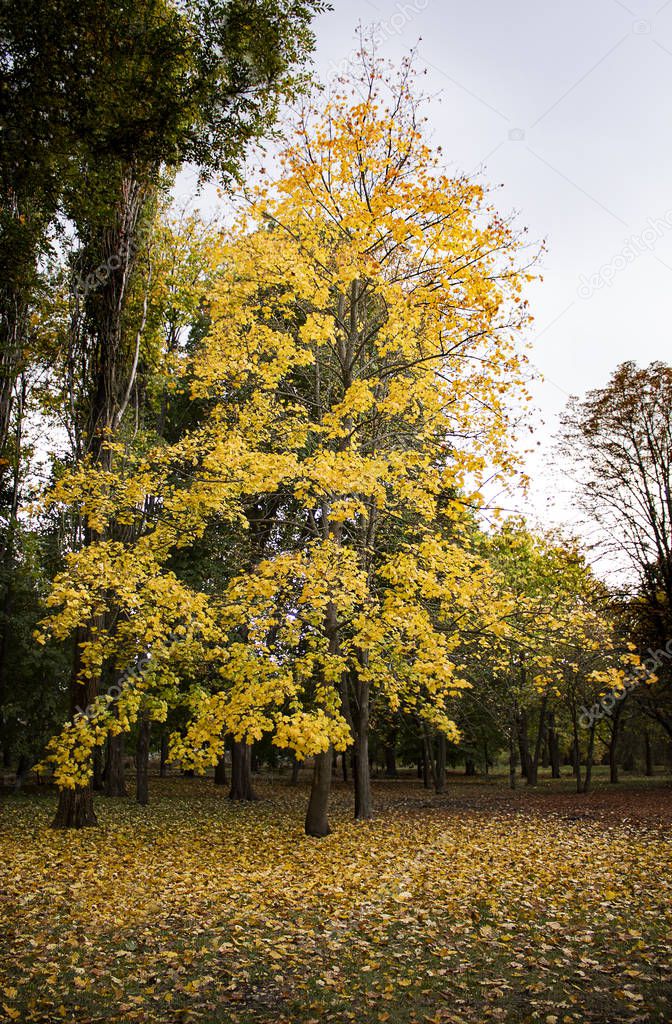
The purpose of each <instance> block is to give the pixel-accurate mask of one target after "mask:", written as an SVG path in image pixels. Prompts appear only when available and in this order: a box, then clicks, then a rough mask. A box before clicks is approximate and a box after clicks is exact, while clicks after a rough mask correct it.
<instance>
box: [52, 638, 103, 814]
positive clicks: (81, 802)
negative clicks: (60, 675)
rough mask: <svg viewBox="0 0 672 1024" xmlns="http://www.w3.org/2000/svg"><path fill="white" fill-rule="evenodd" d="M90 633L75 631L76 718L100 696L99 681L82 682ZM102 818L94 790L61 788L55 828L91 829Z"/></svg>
mask: <svg viewBox="0 0 672 1024" xmlns="http://www.w3.org/2000/svg"><path fill="white" fill-rule="evenodd" d="M85 636H86V633H85V631H84V630H82V629H77V630H76V631H75V646H74V654H73V659H72V676H71V680H70V714H71V716H74V715H75V713H76V712H77V709H78V708H81V709H82V710H85V709H86V708H87V707H88V706H89V704H91V702H92V701H93V700H95V698H96V696H97V695H98V681H97V679H87V680H85V681H84V682H82V680H81V677H80V670H81V667H82V665H81V647H80V644H81V643H82V642H83V641H84V639H85ZM97 824H98V819H97V817H96V812H95V811H94V809H93V787H92V786H91V785H90V784H89V785H86V786H76V787H75V789H59V791H58V806H57V808H56V814H55V816H54V820H53V821H52V823H51V827H52V828H88V827H89V826H93V825H97Z"/></svg>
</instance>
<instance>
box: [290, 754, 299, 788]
mask: <svg viewBox="0 0 672 1024" xmlns="http://www.w3.org/2000/svg"><path fill="white" fill-rule="evenodd" d="M300 768H301V762H300V761H299V759H298V757H297V756H296V754H293V755H292V774H291V776H290V779H289V784H290V786H296V785H298V782H299V770H300Z"/></svg>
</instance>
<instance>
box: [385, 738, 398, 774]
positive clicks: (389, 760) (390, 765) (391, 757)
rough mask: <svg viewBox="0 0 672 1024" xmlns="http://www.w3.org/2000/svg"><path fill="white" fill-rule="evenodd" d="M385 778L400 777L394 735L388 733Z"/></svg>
mask: <svg viewBox="0 0 672 1024" xmlns="http://www.w3.org/2000/svg"><path fill="white" fill-rule="evenodd" d="M385 778H386V779H397V778H399V772H398V771H397V748H396V745H395V740H394V737H393V736H391V735H388V738H387V743H386V744H385Z"/></svg>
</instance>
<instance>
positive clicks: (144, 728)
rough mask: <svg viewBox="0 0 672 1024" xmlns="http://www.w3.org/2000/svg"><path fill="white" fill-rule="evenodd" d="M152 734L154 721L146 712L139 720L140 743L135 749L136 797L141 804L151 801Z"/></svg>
mask: <svg viewBox="0 0 672 1024" xmlns="http://www.w3.org/2000/svg"><path fill="white" fill-rule="evenodd" d="M151 734H152V723H151V720H150V718H149V715H148V714H147V713H146V712H144V713H142V714H141V715H140V718H139V721H138V744H137V747H136V751H135V779H136V788H135V798H136V800H137V801H138V803H139V804H142V806H143V807H144V806H146V805H147V804H148V803H149V743H150V739H151Z"/></svg>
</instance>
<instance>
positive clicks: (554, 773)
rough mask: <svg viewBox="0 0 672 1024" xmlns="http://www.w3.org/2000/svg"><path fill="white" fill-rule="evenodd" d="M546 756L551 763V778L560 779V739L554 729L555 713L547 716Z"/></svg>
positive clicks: (552, 712)
mask: <svg viewBox="0 0 672 1024" xmlns="http://www.w3.org/2000/svg"><path fill="white" fill-rule="evenodd" d="M548 756H549V758H550V762H551V778H552V779H559V778H560V738H559V736H558V734H557V732H556V729H555V712H554V711H551V712H549V715H548Z"/></svg>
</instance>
